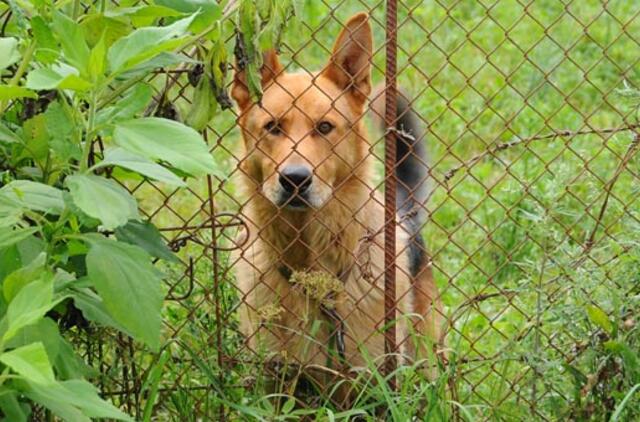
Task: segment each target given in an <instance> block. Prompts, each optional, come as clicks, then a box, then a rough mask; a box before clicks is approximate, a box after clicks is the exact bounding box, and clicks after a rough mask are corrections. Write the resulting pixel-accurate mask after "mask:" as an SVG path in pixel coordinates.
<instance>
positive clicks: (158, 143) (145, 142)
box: [113, 117, 217, 176]
mask: <svg viewBox="0 0 640 422" xmlns="http://www.w3.org/2000/svg"><path fill="white" fill-rule="evenodd" d="M113 138H114V140H115V142H116V143H117V144H118V145H120V146H121V147H123V148H125V149H127V150H129V151H131V152H134V153H136V154H140V155H143V156H145V157H148V158H150V159H152V160H164V161H166V162H168V163H169V164H171V165H172V166H174V167H176V168H178V169H180V170H182V171H185V172H187V173H189V174H192V175H194V176H197V175H204V174H210V173H216V172H217V168H216V165H215V162H214V161H213V157H212V156H211V154H210V153H209V151H208V149H207V144H206V143H205V142H204V140H203V139H202V136H200V134H199V133H198V132H196V131H195V130H193V129H192V128H190V127H188V126H185V125H183V124H181V123H178V122H175V121H173V120H168V119H162V118H158V117H147V118H142V119H135V120H129V121H126V122H122V123H119V124H117V125H116V128H115V131H114V133H113Z"/></svg>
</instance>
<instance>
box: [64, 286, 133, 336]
mask: <svg viewBox="0 0 640 422" xmlns="http://www.w3.org/2000/svg"><path fill="white" fill-rule="evenodd" d="M71 297H72V298H73V303H74V304H75V305H76V307H77V308H78V309H80V310H81V311H82V315H84V317H85V318H86V319H88V320H89V321H93V322H95V323H97V324H99V325H101V326H103V327H111V328H115V329H117V330H119V331H122V332H123V333H126V334H129V332H128V331H127V329H126V328H124V327H123V326H122V325H121V324H119V323H118V322H117V321H116V320H114V319H113V318H112V317H111V315H110V314H109V311H107V308H106V307H105V306H104V302H103V300H102V299H101V298H100V296H98V295H97V294H95V293H94V292H93V291H92V290H91V289H86V288H85V289H75V290H74V291H73V293H71Z"/></svg>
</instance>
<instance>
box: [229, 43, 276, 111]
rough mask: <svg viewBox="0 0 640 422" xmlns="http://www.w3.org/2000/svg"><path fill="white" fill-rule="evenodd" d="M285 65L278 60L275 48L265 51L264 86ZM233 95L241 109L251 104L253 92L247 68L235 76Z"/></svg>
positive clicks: (261, 71) (262, 71)
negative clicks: (248, 82)
mask: <svg viewBox="0 0 640 422" xmlns="http://www.w3.org/2000/svg"><path fill="white" fill-rule="evenodd" d="M282 70H283V67H282V65H281V64H280V60H278V55H277V54H276V52H275V50H267V51H265V52H264V55H263V61H262V68H261V69H260V75H261V83H262V88H265V87H266V86H267V84H269V82H271V81H272V80H273V79H274V78H275V77H276V76H277V75H278V74H279V73H280V72H282ZM231 96H232V97H233V99H234V100H235V101H236V103H237V104H238V106H239V107H240V109H241V110H244V109H246V108H247V107H249V106H250V105H251V93H250V92H249V87H248V85H247V76H246V72H245V70H244V69H243V70H238V71H236V73H235V74H234V76H233V87H232V88H231Z"/></svg>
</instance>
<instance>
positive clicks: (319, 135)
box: [232, 13, 442, 387]
mask: <svg viewBox="0 0 640 422" xmlns="http://www.w3.org/2000/svg"><path fill="white" fill-rule="evenodd" d="M372 44H373V40H372V32H371V27H370V25H369V21H368V15H367V14H365V13H360V14H357V15H355V16H353V17H352V18H351V19H350V20H349V21H348V23H347V24H346V26H345V28H344V29H343V30H342V32H341V33H340V35H339V36H338V38H337V40H336V42H335V46H334V48H333V53H332V55H331V58H330V60H329V62H328V64H327V65H326V66H325V67H324V68H323V69H322V70H320V71H319V72H316V73H313V74H309V73H305V72H300V73H288V72H285V70H284V68H283V66H282V65H281V64H280V62H279V61H278V57H277V55H276V54H275V52H273V51H268V52H266V53H265V54H264V65H263V67H262V69H261V78H262V81H261V82H262V87H263V97H262V99H261V101H260V102H255V101H253V100H252V99H251V96H250V93H249V91H248V89H247V82H246V75H245V72H244V71H242V70H238V71H237V72H236V74H235V77H234V84H233V88H232V96H233V98H234V99H235V101H236V103H237V105H238V107H239V118H238V122H239V126H240V128H241V131H242V138H243V141H244V142H243V157H244V158H243V159H242V161H241V165H240V166H241V170H242V173H243V174H242V176H241V177H242V180H241V186H242V188H243V190H244V194H245V195H246V198H247V202H245V203H244V205H243V211H242V215H243V218H244V220H245V221H246V222H247V224H248V226H249V230H248V233H249V234H248V235H246V236H245V238H244V239H241V244H242V245H243V246H242V248H241V251H240V252H238V253H237V254H236V257H235V260H234V262H237V283H238V286H239V290H240V292H241V301H242V303H241V305H240V310H239V312H240V313H239V318H240V326H241V331H242V332H243V334H244V335H246V337H247V339H248V340H247V342H248V345H249V347H250V348H251V349H253V350H254V351H261V352H267V353H270V354H271V358H272V359H276V360H279V361H280V362H282V361H283V360H285V359H286V360H287V361H288V362H293V363H295V364H296V366H299V367H300V368H303V369H302V371H303V372H304V373H305V374H311V375H310V376H311V378H312V379H313V380H314V382H317V383H319V384H320V385H321V386H323V387H324V386H327V384H328V383H331V382H333V381H331V380H332V379H333V378H331V377H325V376H323V375H321V374H320V373H321V372H322V371H321V370H320V371H319V370H318V368H333V369H334V370H335V368H336V367H338V366H339V367H340V368H350V369H354V368H362V367H367V366H368V364H370V362H371V361H376V360H379V359H380V357H381V356H382V355H384V335H383V333H382V329H383V326H384V264H383V263H384V249H383V245H384V233H383V231H384V230H383V228H384V208H383V205H382V200H381V198H380V196H379V195H378V194H377V193H375V188H374V187H372V184H373V183H372V177H371V173H372V161H373V158H372V157H373V154H372V146H371V145H370V143H369V141H368V139H367V134H366V133H365V127H364V122H363V117H364V114H365V112H366V109H367V108H368V97H369V95H370V93H371V91H372V87H371V77H370V66H371V64H370V62H371V57H372V48H373V47H372ZM382 104H384V100H383V99H380V98H379V99H378V101H374V104H373V105H372V108H374V109H375V108H377V109H379V110H382V109H383V107H382V106H381V105H382ZM398 116H399V118H398V122H397V129H396V132H398V133H399V136H398V137H397V138H398V145H397V156H398V162H397V170H396V176H397V179H398V182H397V186H398V201H397V207H396V208H397V215H398V217H397V221H398V228H397V235H396V238H397V246H396V248H397V251H399V255H398V257H397V261H396V265H397V275H396V292H397V297H396V300H397V317H398V318H397V324H396V333H397V334H396V336H397V339H398V343H400V347H399V351H400V353H401V355H402V356H404V357H405V359H407V360H410V361H415V360H416V359H421V360H422V359H424V360H425V362H426V361H428V360H429V357H430V356H434V355H433V349H432V347H434V345H435V344H437V342H438V340H439V339H440V329H441V328H442V327H441V325H442V320H441V317H440V315H441V311H440V303H439V294H438V291H437V288H436V286H435V284H434V281H433V277H432V273H431V268H430V261H429V258H428V256H427V254H426V253H425V249H424V246H423V242H422V238H421V236H420V227H421V226H422V224H423V223H424V219H425V213H424V211H423V207H422V205H423V204H422V202H424V201H425V199H426V193H425V186H424V180H425V178H426V176H427V174H426V173H427V167H426V165H425V163H424V157H422V156H421V155H423V153H424V146H423V145H422V144H421V143H420V142H419V140H420V139H421V136H422V133H421V128H420V127H419V125H418V120H417V116H416V115H415V113H414V112H413V111H412V110H411V109H410V108H409V107H408V104H407V102H406V101H402V100H400V101H399V106H398ZM301 274H302V275H303V276H300V275H301ZM304 275H306V277H305V276H304ZM323 275H324V277H323ZM313 277H316V279H319V280H320V282H318V283H316V284H313V283H312V284H313V285H312V286H311V287H310V286H309V285H305V284H304V283H302V281H300V280H309V279H311V280H313ZM294 278H295V280H293V279H294ZM327 280H329V281H333V282H329V283H326V284H328V285H330V286H334V287H335V285H336V282H337V284H338V288H327V287H326V286H322V285H319V284H322V282H327ZM316 281H317V280H316ZM309 290H313V291H311V292H310V291H309ZM416 338H418V339H420V340H422V341H415V339H416ZM425 340H426V341H425ZM427 344H428V346H426V345H427ZM433 365H434V362H433V360H431V362H430V363H427V365H426V366H430V367H433ZM331 372H334V373H335V372H336V371H331ZM333 380H334V381H335V379H333Z"/></svg>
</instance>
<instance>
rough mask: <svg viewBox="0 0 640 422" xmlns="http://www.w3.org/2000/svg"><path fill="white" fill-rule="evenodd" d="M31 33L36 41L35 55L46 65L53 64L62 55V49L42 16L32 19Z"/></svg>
mask: <svg viewBox="0 0 640 422" xmlns="http://www.w3.org/2000/svg"><path fill="white" fill-rule="evenodd" d="M30 23H31V31H32V33H33V36H34V38H35V40H36V46H37V48H36V52H35V55H36V57H37V58H38V60H39V61H40V62H42V63H44V64H52V63H54V62H55V61H56V59H57V58H58V56H59V54H60V48H59V47H58V43H56V40H55V38H54V36H53V32H52V31H51V28H49V25H48V24H47V22H46V21H45V20H44V19H43V18H42V17H41V16H34V17H33V18H31V21H30Z"/></svg>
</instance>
